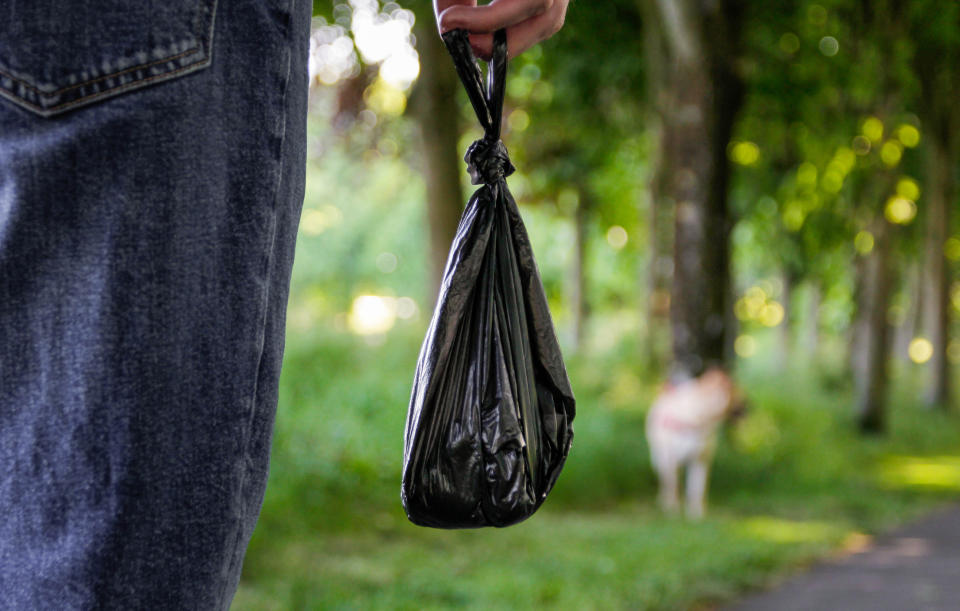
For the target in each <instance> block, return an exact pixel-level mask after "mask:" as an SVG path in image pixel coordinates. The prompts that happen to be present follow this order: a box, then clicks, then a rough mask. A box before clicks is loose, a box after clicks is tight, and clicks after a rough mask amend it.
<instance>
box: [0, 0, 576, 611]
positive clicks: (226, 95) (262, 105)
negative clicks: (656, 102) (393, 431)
mask: <svg viewBox="0 0 960 611" xmlns="http://www.w3.org/2000/svg"><path fill="white" fill-rule="evenodd" d="M559 4H560V1H559V0H554V1H553V2H552V3H549V2H544V1H543V0H538V1H537V2H531V1H530V0H497V1H496V2H494V3H491V4H490V5H489V6H484V7H478V6H473V7H471V6H466V5H462V4H458V6H457V7H453V6H450V7H447V8H449V9H450V10H453V9H454V8H455V9H456V10H454V12H452V13H449V14H447V16H446V17H443V16H442V15H441V18H440V19H441V23H442V24H446V25H447V26H449V27H466V28H467V29H469V30H471V31H472V32H474V33H475V34H476V39H477V44H478V45H480V48H482V46H483V44H485V43H484V42H483V41H484V36H483V34H484V32H489V31H493V30H495V29H497V28H498V27H504V26H507V27H510V28H512V31H513V32H515V33H516V39H515V41H514V46H513V47H512V51H511V52H512V53H514V54H516V53H519V52H520V51H522V50H523V49H524V48H526V47H528V46H530V44H533V43H532V41H534V40H537V38H538V37H542V36H543V34H544V33H545V32H549V29H541V28H540V27H539V26H538V27H536V28H534V27H533V26H532V25H525V24H533V23H536V22H538V20H542V19H543V18H544V17H543V15H546V14H548V12H549V11H553V12H554V13H555V12H556V10H557V9H556V8H549V9H548V8H543V7H547V6H548V5H549V6H550V7H556V6H558V5H559ZM563 4H564V5H565V3H563ZM535 5H538V6H540V7H541V8H543V10H539V9H538V10H534V11H532V12H530V11H531V9H530V7H531V6H535ZM521 9H523V10H521ZM4 13H5V15H6V18H5V19H3V20H0V338H2V342H0V464H2V465H3V469H0V514H2V515H3V516H4V519H3V520H0V609H16V610H21V609H31V610H46V609H56V610H57V611H62V610H72V609H94V608H97V609H101V608H102V609H125V610H132V609H225V608H228V607H229V605H230V602H231V600H232V598H233V595H234V592H235V590H236V588H237V584H238V581H239V578H240V570H241V566H242V562H243V556H244V553H245V550H246V546H247V543H248V541H249V539H250V536H251V534H252V532H253V528H254V525H255V523H256V520H257V516H258V514H259V511H260V506H261V503H262V500H263V495H264V490H265V486H266V479H267V467H268V458H269V450H270V438H271V432H272V426H273V420H274V415H275V409H276V402H277V385H278V378H279V373H280V365H281V360H282V355H283V334H284V319H285V311H286V304H287V295H288V288H289V280H290V271H291V267H292V263H293V252H294V242H295V237H296V229H297V223H298V220H299V214H300V207H301V203H302V200H303V193H304V180H305V166H306V164H305V151H306V111H307V90H308V82H307V80H308V78H307V74H308V71H307V57H308V42H309V26H310V18H311V3H310V2H306V1H304V0H165V1H164V2H163V3H151V2H146V3H133V4H131V3H129V2H126V1H124V0H95V1H93V2H89V3H85V4H84V5H83V9H82V10H81V9H80V8H74V9H73V10H71V9H70V8H66V7H65V6H64V5H63V4H62V3H59V2H54V1H53V0H10V1H8V2H7V3H6V4H5V7H4Z"/></svg>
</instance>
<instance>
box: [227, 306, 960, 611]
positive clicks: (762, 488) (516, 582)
mask: <svg viewBox="0 0 960 611" xmlns="http://www.w3.org/2000/svg"><path fill="white" fill-rule="evenodd" d="M420 333H422V329H420V328H419V326H418V325H417V324H410V325H409V327H407V328H399V329H397V330H395V331H394V332H392V334H391V335H390V337H389V341H387V342H386V343H385V344H383V345H380V346H370V345H366V344H365V343H364V342H362V341H361V340H358V339H356V338H354V337H352V336H349V335H347V334H337V333H329V334H327V335H323V336H317V335H311V334H310V333H307V332H304V333H296V332H294V333H291V340H290V345H289V347H288V353H287V360H286V369H285V371H284V375H283V382H282V392H281V406H280V414H279V417H278V423H277V430H276V437H275V443H274V462H273V466H272V473H271V479H270V485H269V488H268V493H267V499H266V502H265V505H264V509H263V514H262V517H261V521H260V524H259V526H258V529H257V531H256V533H255V535H254V538H253V541H252V542H251V545H250V549H249V553H248V556H247V561H246V565H245V570H244V575H243V580H242V583H241V586H240V590H239V592H238V594H237V597H236V600H235V603H234V607H233V608H234V609H237V610H241V611H242V610H254V609H257V610H260V609H263V610H266V609H283V610H287V609H450V608H465V609H521V608H556V609H684V608H698V607H702V606H706V605H710V604H713V603H718V602H722V601H726V600H730V599H731V598H733V597H735V596H736V595H737V594H738V593H741V592H743V591H744V590H745V589H749V588H752V587H758V586H762V585H764V584H768V583H770V582H771V580H773V579H775V578H776V577H777V576H778V575H782V574H783V573H784V572H786V571H789V570H791V569H793V568H796V567H798V566H801V565H803V564H805V563H809V562H810V561H812V560H813V559H816V558H819V557H822V556H824V555H826V554H829V553H832V551H833V550H837V549H839V548H843V547H844V546H851V545H858V544H861V543H862V542H863V541H864V537H865V535H868V534H870V533H874V532H877V531H879V530H882V529H885V528H889V527H890V526H892V525H895V524H898V523H901V522H903V521H905V520H907V519H910V518H912V517H915V516H918V515H920V514H921V513H923V512H924V511H927V510H929V509H930V508H932V507H933V506H935V505H936V504H938V503H942V502H945V501H947V500H950V499H953V498H956V497H957V495H958V493H960V426H958V425H960V423H958V421H957V419H956V418H955V417H954V416H952V415H947V414H941V413H929V412H925V411H922V410H921V409H920V408H919V407H918V403H919V401H918V400H916V399H915V396H916V394H915V393H914V392H913V391H912V387H911V384H910V383H909V380H910V379H911V376H910V375H909V374H906V375H902V376H900V378H901V379H902V381H901V383H900V384H898V387H897V392H896V394H895V397H894V399H893V400H892V413H891V430H890V434H889V435H888V436H886V437H885V438H882V439H863V438H861V437H859V436H858V435H856V434H855V433H854V432H853V427H852V417H851V415H850V409H849V396H848V391H847V390H845V389H844V388H843V387H842V385H841V387H839V388H835V389H833V390H831V391H827V390H824V389H823V387H822V385H821V384H818V383H816V382H815V380H816V379H818V377H817V376H816V375H814V374H812V373H798V372H794V373H792V374H791V375H777V374H775V373H773V372H772V371H770V370H765V369H764V368H763V367H761V366H759V365H755V366H753V367H751V362H748V363H745V367H743V372H742V375H741V378H742V379H743V383H744V385H745V387H746V390H747V393H748V395H749V397H750V402H751V411H750V412H749V414H748V416H746V417H745V418H744V419H742V420H741V421H740V422H739V423H738V424H737V425H736V426H734V427H730V428H728V429H727V430H726V431H724V433H723V436H722V442H721V446H720V450H719V452H718V455H717V459H716V462H715V465H714V472H713V479H712V482H711V485H712V489H711V495H710V500H711V510H710V515H709V517H708V518H707V519H706V520H704V521H703V522H699V523H690V522H687V521H684V520H682V519H676V518H668V517H664V516H662V515H661V514H660V513H659V512H658V511H657V509H656V508H655V505H654V502H653V497H654V494H655V491H656V483H655V480H654V477H653V475H652V472H651V470H650V467H649V458H648V456H647V451H646V444H645V441H644V439H643V416H644V412H645V409H646V407H647V405H648V403H649V400H650V398H651V396H652V393H653V388H652V387H651V386H650V384H649V383H647V382H644V379H645V376H644V375H643V372H642V371H641V370H640V369H639V368H638V367H637V366H635V365H632V364H631V361H630V360H628V359H627V358H626V357H625V356H624V355H627V354H630V353H631V352H632V350H631V349H630V348H629V347H627V348H621V349H619V350H613V351H611V352H610V353H609V354H604V355H599V356H598V355H594V356H592V357H591V358H589V359H587V358H579V359H578V358H574V359H571V362H570V373H571V379H572V380H573V382H574V389H575V391H576V392H577V395H578V401H579V404H578V415H577V420H576V422H575V424H576V438H575V441H574V446H573V450H572V452H571V454H570V458H569V461H568V463H567V466H566V468H565V470H564V473H563V474H562V475H561V477H560V480H559V482H558V484H557V487H556V488H555V490H554V492H553V493H552V494H551V497H550V499H549V500H548V501H547V503H546V504H545V506H544V507H543V509H542V510H541V511H540V512H539V513H538V514H537V515H535V516H533V517H532V518H531V519H530V520H528V521H527V522H525V523H523V524H520V525H517V526H513V527H510V528H506V529H502V530H497V529H484V530H479V531H436V530H430V529H423V528H419V527H416V526H413V525H411V524H409V523H408V522H407V521H406V519H405V517H404V515H403V510H402V508H401V507H400V502H399V489H400V467H401V464H400V462H401V453H402V431H403V421H404V416H405V412H406V404H407V399H408V393H409V385H410V377H411V375H412V371H413V366H414V362H415V359H416V355H417V348H418V342H419V339H420ZM755 358H756V362H757V363H762V362H763V361H762V360H761V358H760V357H755ZM647 377H649V376H647Z"/></svg>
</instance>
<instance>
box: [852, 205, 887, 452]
mask: <svg viewBox="0 0 960 611" xmlns="http://www.w3.org/2000/svg"><path fill="white" fill-rule="evenodd" d="M890 230H891V228H890V226H889V225H888V224H887V222H886V221H885V220H883V219H882V218H880V219H878V220H877V221H876V223H875V224H874V248H873V251H872V252H871V253H870V255H869V256H868V257H867V260H866V265H865V266H864V278H863V285H862V299H861V301H860V304H859V306H860V308H862V325H861V327H860V329H859V330H860V333H859V337H858V340H857V345H856V350H857V352H859V353H860V357H859V358H857V359H856V360H857V362H858V364H859V367H861V368H862V370H861V372H860V373H861V375H859V376H857V400H856V405H857V424H858V425H859V427H860V430H861V431H863V432H865V433H881V432H883V431H884V429H885V427H886V400H887V386H888V384H887V382H888V372H887V363H888V361H889V356H890V333H889V325H888V324H887V307H888V305H889V299H890V288H891V285H892V277H891V276H892V273H891V267H890V250H891V238H890Z"/></svg>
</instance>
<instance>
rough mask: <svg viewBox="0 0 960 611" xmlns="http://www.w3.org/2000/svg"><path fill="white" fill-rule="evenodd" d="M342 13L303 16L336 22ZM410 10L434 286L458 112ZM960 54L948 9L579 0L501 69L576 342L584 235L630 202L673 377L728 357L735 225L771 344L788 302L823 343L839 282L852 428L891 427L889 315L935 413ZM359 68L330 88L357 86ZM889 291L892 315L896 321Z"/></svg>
mask: <svg viewBox="0 0 960 611" xmlns="http://www.w3.org/2000/svg"><path fill="white" fill-rule="evenodd" d="M335 4H336V3H333V4H328V5H327V6H325V7H324V6H320V5H318V12H320V13H325V14H329V15H331V16H332V15H333V14H334V12H335V8H336V7H335ZM423 4H424V3H411V4H410V7H409V8H410V9H411V10H413V11H414V12H415V13H416V15H417V29H416V42H417V51H418V53H419V57H420V75H419V78H418V80H417V83H416V85H415V87H414V90H413V92H412V93H411V98H410V102H409V104H408V115H409V116H411V117H412V118H413V119H414V120H415V122H416V123H417V125H418V126H419V128H420V129H419V131H420V134H421V142H422V163H423V166H424V169H425V172H426V183H427V185H428V219H429V224H430V237H431V252H432V253H433V259H432V260H433V266H434V277H435V278H439V274H440V272H441V271H442V266H443V263H444V259H445V257H446V252H447V249H448V246H449V243H450V240H451V239H452V236H453V234H454V231H455V228H456V223H457V220H458V218H459V214H460V206H461V205H462V202H464V201H465V197H464V194H463V193H462V190H461V182H460V180H461V173H462V169H461V164H460V162H459V159H460V156H461V151H459V148H460V144H459V139H460V135H461V132H460V128H459V127H458V126H459V125H460V121H461V117H463V116H465V115H464V114H463V110H464V109H463V100H462V99H461V98H460V97H459V94H458V91H459V89H460V87H459V84H458V82H457V80H456V76H455V74H454V73H453V70H452V69H451V65H450V62H449V59H448V58H447V57H446V52H445V50H444V49H443V47H442V44H441V42H440V40H439V37H438V36H437V35H436V31H435V26H434V23H433V18H432V14H431V13H430V11H429V7H428V6H424V5H423ZM387 8H388V7H387ZM958 59H960V5H958V4H957V3H954V2H950V3H944V2H936V1H933V0H914V1H910V2H907V1H906V0H874V1H867V0H817V1H805V0H796V1H787V0H780V1H777V2H760V1H758V0H756V1H752V2H751V1H747V0H713V1H711V2H703V1H701V0H608V1H607V2H603V3H573V4H572V5H571V6H570V9H569V13H568V17H567V26H566V27H565V28H564V30H562V31H561V32H560V34H558V35H557V36H555V37H554V38H553V39H551V40H550V41H548V42H547V43H544V44H543V45H542V49H540V50H538V51H534V52H529V53H527V54H525V55H524V56H521V57H520V58H518V59H517V61H515V62H514V64H515V65H514V66H513V68H512V76H511V78H513V79H515V80H517V81H518V82H519V83H521V84H520V85H518V86H516V87H514V88H512V89H511V90H508V101H509V104H510V105H511V110H512V111H514V112H516V111H519V112H521V113H522V117H520V120H518V123H520V124H522V125H521V126H519V127H518V128H517V129H514V130H512V131H511V132H510V133H509V134H508V137H509V140H510V142H509V146H510V149H511V153H512V154H513V155H514V156H520V157H521V159H520V161H521V162H522V163H518V164H517V165H518V166H521V167H523V168H530V173H529V175H528V182H529V185H530V191H531V192H530V196H531V197H530V198H529V199H531V200H532V201H541V202H554V203H555V205H556V206H557V210H558V213H559V214H566V215H569V216H570V218H571V220H572V222H573V224H574V226H575V228H576V230H575V231H574V245H573V251H574V252H573V255H574V256H573V272H572V274H571V281H570V282H569V285H570V287H569V298H570V300H571V303H572V304H573V307H572V310H573V311H574V312H575V316H574V320H575V328H576V332H575V337H576V338H579V337H580V335H581V334H582V329H583V327H584V322H583V321H584V319H585V317H586V315H587V312H588V311H589V303H590V297H589V291H588V290H587V288H586V287H587V285H588V279H587V278H586V277H585V272H584V270H585V268H586V263H585V261H586V259H587V258H588V256H589V248H588V244H587V236H588V233H589V228H590V227H591V226H593V225H596V224H598V223H604V222H605V219H607V218H610V217H616V216H617V215H618V214H619V212H618V210H619V209H622V208H623V207H635V208H638V209H639V210H641V211H642V214H641V222H642V224H643V225H645V227H646V235H647V236H648V239H647V240H646V244H645V256H644V261H645V265H644V269H645V270H646V273H645V275H644V277H643V278H642V279H638V282H640V283H642V285H643V287H644V288H643V290H642V291H641V294H643V295H644V298H643V303H642V304H640V307H641V308H642V309H643V312H644V315H645V317H646V320H647V324H646V325H645V328H646V329H647V333H648V334H649V335H650V341H649V342H648V344H649V345H650V346H656V345H657V343H656V342H655V341H653V337H654V335H655V334H656V333H658V332H660V331H659V330H665V329H669V331H670V337H671V338H672V349H671V356H672V359H671V360H672V362H673V375H675V376H680V377H683V376H694V375H698V374H699V373H700V372H702V371H703V369H704V368H705V367H708V366H710V365H711V364H722V365H726V366H731V365H732V358H733V354H734V340H735V338H736V336H737V335H738V324H739V321H738V316H737V315H736V314H735V311H736V308H735V303H737V301H738V295H739V294H740V292H741V291H742V290H743V288H744V287H743V286H742V285H740V284H738V282H737V279H736V278H734V274H732V271H731V268H732V266H733V262H734V255H735V252H734V249H733V247H732V236H733V235H734V231H735V228H741V227H742V228H745V229H744V231H743V234H744V235H745V236H746V237H745V238H744V239H743V240H742V242H743V244H740V242H738V248H741V249H751V250H750V252H752V253H753V259H752V261H751V264H750V265H751V266H752V267H753V268H755V269H754V270H753V271H755V272H757V273H766V274H770V273H775V274H777V275H778V276H779V278H780V279H781V283H782V291H781V293H782V295H781V296H780V302H781V303H782V316H781V317H780V318H782V320H778V321H776V322H778V323H779V325H780V326H781V328H782V329H784V337H790V328H791V324H792V323H793V321H794V319H796V318H797V315H796V313H795V312H794V311H793V308H791V305H792V301H793V299H792V295H794V293H795V291H796V290H798V289H799V288H800V287H803V288H804V290H805V291H806V292H807V295H808V303H810V304H812V305H811V307H810V308H808V311H809V312H810V314H809V315H808V318H813V321H812V323H811V322H810V321H808V324H812V328H813V329H814V330H816V329H818V328H819V327H820V326H821V325H820V323H819V321H818V320H817V318H818V316H819V314H818V307H817V306H818V305H819V304H820V303H821V302H822V301H824V300H828V299H829V298H830V295H832V294H833V293H835V292H836V290H837V288H838V287H841V288H842V287H850V289H851V290H850V292H851V293H852V303H853V308H852V312H851V315H850V316H849V318H848V319H847V320H846V321H845V322H844V324H842V325H841V327H842V328H841V329H839V330H838V331H839V332H840V333H843V334H846V335H847V336H848V338H849V341H848V342H846V344H847V345H849V346H850V350H849V352H850V353H849V358H848V363H849V369H850V371H851V373H852V375H853V377H854V380H855V388H856V396H857V415H858V422H859V425H860V427H861V428H862V429H863V430H865V431H881V430H883V428H884V425H885V422H884V415H885V413H886V409H885V401H886V398H887V396H888V394H889V393H888V388H887V386H888V373H887V370H888V366H889V363H890V361H891V350H892V341H893V339H892V338H893V334H892V327H891V324H890V323H891V320H892V319H895V320H894V322H899V323H902V324H901V328H906V329H908V330H909V332H910V335H913V334H914V333H915V332H919V331H922V332H923V334H924V335H925V336H926V338H927V341H928V345H929V349H930V352H931V354H930V355H929V366H928V369H929V373H930V375H929V384H928V395H927V397H926V399H927V402H928V403H929V404H930V405H931V406H946V405H948V403H949V400H950V393H951V388H950V375H949V359H948V352H949V351H950V350H951V333H950V318H951V317H950V312H951V307H952V306H951V287H952V284H951V278H952V273H951V263H952V262H953V261H954V260H956V259H960V241H957V239H956V238H955V237H952V235H953V234H952V224H951V223H952V222H953V216H954V215H951V214H950V211H951V210H952V209H953V208H954V207H955V206H956V201H957V195H958V193H957V190H956V189H955V184H956V180H957V170H958V167H957V166H958V152H960V151H958V146H960V140H958V135H957V134H958V132H960V129H958V128H960V105H958V104H957V103H956V102H955V100H956V99H957V94H958V93H960V72H958V70H957V66H960V62H958ZM371 70H375V67H367V68H366V69H365V70H363V71H361V72H360V73H358V74H357V75H355V76H354V77H353V78H352V79H348V80H347V81H346V82H345V83H342V84H341V85H340V86H341V88H342V89H344V90H349V88H350V87H354V88H356V86H357V85H356V83H357V82H359V83H361V84H362V85H363V86H366V85H367V84H369V82H370V80H371V77H370V71H371ZM354 98H355V99H356V100H357V103H358V105H362V101H361V100H362V96H354ZM518 116H519V115H518ZM508 125H510V122H509V121H508ZM638 150H639V151H640V152H641V153H640V157H641V159H640V162H638V163H635V164H634V165H633V166H630V165H628V162H625V161H624V160H625V159H628V160H634V159H635V156H634V157H631V155H630V154H628V153H629V152H631V151H638ZM613 175H616V176H617V178H616V179H615V180H612V179H611V176H613ZM737 230H738V231H739V229H737ZM738 271H743V272H744V273H746V272H747V271H750V270H738ZM900 295H907V296H908V297H909V299H908V300H907V301H908V306H907V307H906V308H904V307H899V306H898V307H899V309H898V308H897V307H894V306H895V305H896V304H898V303H900V301H903V300H902V299H900V298H899V297H898V296H900ZM898 300H899V301H898ZM958 301H960V299H958ZM900 310H905V312H901V311H900ZM897 312H899V314H898V313H897ZM740 318H742V316H741V317H740ZM815 337H816V334H814V338H815ZM908 339H909V338H908ZM810 345H811V344H810V343H808V347H809V346H810ZM788 349H789V348H788V344H785V345H784V350H788ZM954 349H955V348H954ZM654 356H656V355H654ZM660 356H661V357H662V356H664V355H660Z"/></svg>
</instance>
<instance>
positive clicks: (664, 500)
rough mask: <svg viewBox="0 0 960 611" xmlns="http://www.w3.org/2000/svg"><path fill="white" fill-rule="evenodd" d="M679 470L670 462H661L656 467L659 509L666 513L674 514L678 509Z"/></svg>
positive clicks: (674, 463) (675, 464)
mask: <svg viewBox="0 0 960 611" xmlns="http://www.w3.org/2000/svg"><path fill="white" fill-rule="evenodd" d="M678 471H679V468H678V465H677V463H676V462H674V461H672V460H664V461H661V462H660V464H658V465H657V475H659V476H660V507H661V508H662V509H663V510H664V511H665V512H667V513H676V512H677V510H678V509H679V508H680V495H679V492H680V491H679V485H678V478H679V473H678Z"/></svg>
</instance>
